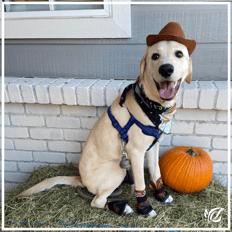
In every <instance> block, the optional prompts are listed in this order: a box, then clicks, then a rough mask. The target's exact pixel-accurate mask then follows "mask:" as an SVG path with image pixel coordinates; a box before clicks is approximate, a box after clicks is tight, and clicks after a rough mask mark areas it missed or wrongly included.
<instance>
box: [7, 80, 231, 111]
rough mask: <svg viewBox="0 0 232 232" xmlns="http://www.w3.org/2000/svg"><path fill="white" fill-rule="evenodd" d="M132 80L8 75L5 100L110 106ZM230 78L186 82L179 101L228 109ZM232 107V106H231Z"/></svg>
mask: <svg viewBox="0 0 232 232" xmlns="http://www.w3.org/2000/svg"><path fill="white" fill-rule="evenodd" d="M133 82H134V81H132V80H131V81H130V80H100V79H64V78H59V79H53V78H15V77H14V78H13V77H6V78H5V102H12V103H39V104H55V105H61V104H66V105H81V106H110V105H111V103H112V102H113V100H114V99H115V98H116V96H117V95H118V94H119V93H121V92H122V90H123V89H124V88H125V87H126V86H127V85H129V84H130V83H133ZM227 89H228V83H227V82H226V81H192V82H191V84H189V85H188V84H187V83H184V84H183V86H182V89H181V93H180V97H179V100H178V103H177V107H178V108H184V109H196V108H199V109H217V110H227V106H228V90H227ZM231 108H232V107H231Z"/></svg>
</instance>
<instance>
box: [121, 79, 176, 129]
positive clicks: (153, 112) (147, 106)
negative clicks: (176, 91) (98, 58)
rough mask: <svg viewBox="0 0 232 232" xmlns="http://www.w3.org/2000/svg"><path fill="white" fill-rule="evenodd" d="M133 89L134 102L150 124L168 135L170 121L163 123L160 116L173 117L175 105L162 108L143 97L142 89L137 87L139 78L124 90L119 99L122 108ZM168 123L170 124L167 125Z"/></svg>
mask: <svg viewBox="0 0 232 232" xmlns="http://www.w3.org/2000/svg"><path fill="white" fill-rule="evenodd" d="M131 89H133V90H134V91H133V92H134V96H135V100H136V102H137V103H138V105H139V106H140V107H141V109H142V110H143V112H144V113H145V114H146V115H147V117H148V118H149V119H150V120H151V122H152V123H153V124H154V125H155V126H156V127H157V128H159V129H160V130H162V131H163V132H164V133H168V132H169V130H170V126H171V120H167V122H165V121H164V120H163V118H162V116H161V115H163V116H164V115H169V114H170V115H173V114H174V113H175V109H176V104H174V105H173V106H171V107H168V108H167V107H163V106H162V105H160V104H159V103H158V102H155V101H152V100H150V99H149V98H147V97H146V96H145V93H144V92H143V89H141V87H140V86H139V78H138V79H137V81H136V82H135V83H133V84H130V85H128V86H127V87H126V88H125V89H124V90H123V93H122V95H121V98H120V102H119V105H120V106H123V104H124V102H125V100H126V95H127V93H128V92H129V91H130V90H131ZM169 122H170V123H169ZM162 125H163V126H164V127H163V126H162Z"/></svg>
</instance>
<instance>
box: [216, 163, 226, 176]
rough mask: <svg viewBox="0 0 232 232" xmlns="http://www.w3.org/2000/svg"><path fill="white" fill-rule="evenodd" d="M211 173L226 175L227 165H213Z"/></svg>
mask: <svg viewBox="0 0 232 232" xmlns="http://www.w3.org/2000/svg"><path fill="white" fill-rule="evenodd" d="M213 173H220V174H228V164H227V163H213Z"/></svg>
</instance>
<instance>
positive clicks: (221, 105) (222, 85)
mask: <svg viewBox="0 0 232 232" xmlns="http://www.w3.org/2000/svg"><path fill="white" fill-rule="evenodd" d="M214 83H215V85H216V87H217V88H218V96H217V101H216V109H218V110H227V108H228V84H227V82H226V81H215V82H214Z"/></svg>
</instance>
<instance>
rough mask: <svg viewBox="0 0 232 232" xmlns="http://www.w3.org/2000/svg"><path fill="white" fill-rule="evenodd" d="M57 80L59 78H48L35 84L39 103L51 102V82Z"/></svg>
mask: <svg viewBox="0 0 232 232" xmlns="http://www.w3.org/2000/svg"><path fill="white" fill-rule="evenodd" d="M56 80H57V79H51V78H47V79H45V80H44V81H42V82H40V83H38V84H36V85H35V92H36V97H37V101H38V103H40V104H49V103H50V102H51V101H50V97H49V93H48V87H49V85H50V84H52V83H53V82H55V81H56Z"/></svg>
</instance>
